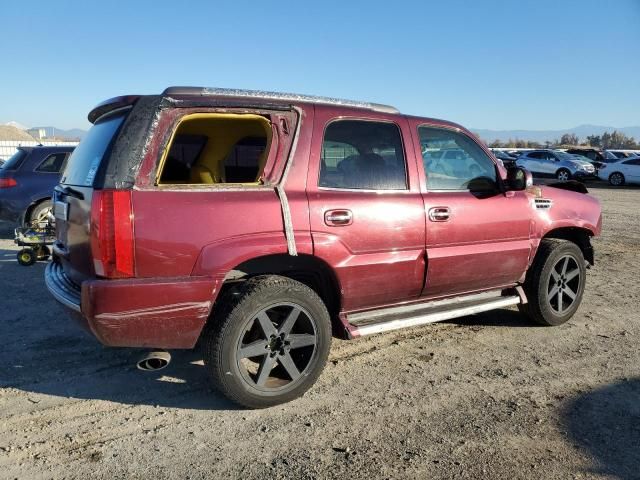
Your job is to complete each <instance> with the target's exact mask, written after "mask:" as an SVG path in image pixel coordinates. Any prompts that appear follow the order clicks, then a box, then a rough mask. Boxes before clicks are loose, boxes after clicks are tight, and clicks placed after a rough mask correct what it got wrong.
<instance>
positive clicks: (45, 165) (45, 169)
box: [36, 152, 69, 173]
mask: <svg viewBox="0 0 640 480" xmlns="http://www.w3.org/2000/svg"><path fill="white" fill-rule="evenodd" d="M68 155H69V154H68V153H66V152H60V153H52V154H51V155H48V156H47V158H45V159H44V160H43V161H42V162H40V165H38V167H37V168H36V172H41V173H60V171H61V170H62V167H63V165H64V161H65V160H66V159H67V156H68Z"/></svg>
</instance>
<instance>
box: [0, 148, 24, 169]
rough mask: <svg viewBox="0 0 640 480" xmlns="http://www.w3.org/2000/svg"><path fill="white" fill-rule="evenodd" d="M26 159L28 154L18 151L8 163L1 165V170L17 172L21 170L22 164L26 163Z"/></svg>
mask: <svg viewBox="0 0 640 480" xmlns="http://www.w3.org/2000/svg"><path fill="white" fill-rule="evenodd" d="M25 158H27V152H25V151H24V150H21V149H18V151H17V152H16V153H14V154H13V155H11V156H10V157H9V159H8V160H7V161H6V162H4V163H3V164H2V165H0V170H6V171H9V170H12V171H13V170H17V169H18V168H20V165H22V162H24V159H25Z"/></svg>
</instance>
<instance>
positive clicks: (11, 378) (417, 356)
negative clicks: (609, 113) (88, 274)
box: [0, 186, 640, 479]
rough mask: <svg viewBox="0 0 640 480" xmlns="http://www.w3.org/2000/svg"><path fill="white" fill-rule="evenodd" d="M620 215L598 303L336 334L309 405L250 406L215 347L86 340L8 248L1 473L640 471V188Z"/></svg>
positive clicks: (599, 265)
mask: <svg viewBox="0 0 640 480" xmlns="http://www.w3.org/2000/svg"><path fill="white" fill-rule="evenodd" d="M591 191H592V193H593V194H594V195H596V196H597V197H598V198H600V199H601V201H602V203H603V208H604V216H605V221H604V232H603V236H602V237H601V238H599V239H597V240H595V242H594V245H595V248H596V267H595V268H593V269H591V270H590V271H589V274H588V280H587V289H586V294H585V298H584V301H583V304H582V307H581V308H580V309H579V311H578V313H577V314H576V315H575V317H574V318H573V319H572V320H571V321H570V322H569V323H567V324H565V325H563V326H561V327H557V328H544V327H536V326H532V325H530V324H528V323H526V322H525V321H523V320H522V319H521V317H520V316H519V315H518V313H517V312H516V311H515V310H499V311H495V312H490V313H486V314H481V315H476V316H472V317H466V318H463V319H459V320H456V321H452V322H448V323H442V324H436V325H430V326H426V327H420V328H415V329H412V330H405V331H400V332H396V333H390V334H386V335H378V336H373V337H368V338H364V339H359V340H356V341H352V342H347V341H341V340H334V344H333V348H332V352H331V356H330V362H329V364H328V365H327V368H326V369H325V371H324V373H323V374H322V376H321V378H320V380H319V381H318V383H317V384H316V385H315V386H314V387H313V388H312V390H311V391H310V392H309V393H307V394H306V395H305V396H304V397H303V398H302V399H299V400H297V401H294V402H292V403H290V404H287V405H283V406H280V407H275V408H271V409H268V410H262V411H246V410H241V409H238V408H236V407H235V406H234V405H232V404H231V403H229V402H228V401H226V400H225V399H224V398H222V397H221V396H220V395H218V394H217V393H216V392H214V391H212V390H211V389H210V387H209V385H208V384H207V381H206V378H205V375H204V371H203V366H202V361H201V356H199V354H198V352H176V353H174V358H173V362H172V364H171V365H170V366H169V367H168V368H167V369H165V370H162V371H161V372H156V373H143V372H140V371H138V370H137V369H135V367H134V361H135V360H136V359H137V357H138V355H139V354H140V351H133V350H124V349H122V350H121V349H109V348H105V347H102V346H101V345H99V344H98V343H97V342H96V341H95V340H94V339H92V338H90V337H89V336H87V335H85V334H84V333H82V332H81V331H80V330H79V329H78V328H76V327H75V325H74V324H73V323H72V321H71V320H70V319H69V318H68V317H67V316H66V314H65V311H64V310H63V308H62V307H59V306H58V305H57V304H56V302H55V301H54V300H53V299H52V298H51V297H50V296H49V295H48V294H47V292H46V291H45V287H44V284H43V281H42V274H43V270H44V263H39V264H37V265H35V266H33V267H29V268H25V267H20V266H19V265H18V264H17V263H16V261H15V252H16V250H17V247H16V246H15V245H13V243H12V242H11V241H10V240H9V238H10V233H11V232H10V229H8V228H6V227H5V228H4V229H2V232H1V233H2V235H0V236H1V237H2V238H5V240H0V292H1V293H0V338H2V339H3V343H4V346H3V348H2V349H0V478H29V479H32V478H109V479H111V478H144V479H148V478H239V477H242V478H243V479H254V478H255V479H263V478H297V479H298V478H469V479H477V478H504V479H516V478H558V479H571V478H622V479H632V478H635V479H637V478H640V351H639V349H638V340H639V339H640V315H639V314H638V298H640V287H639V285H638V278H639V277H638V267H639V262H640V261H639V260H638V253H640V207H639V206H640V189H639V188H620V189H616V190H612V189H609V188H606V187H604V186H601V187H598V188H592V189H591Z"/></svg>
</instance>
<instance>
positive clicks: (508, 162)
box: [491, 150, 516, 168]
mask: <svg viewBox="0 0 640 480" xmlns="http://www.w3.org/2000/svg"><path fill="white" fill-rule="evenodd" d="M491 151H492V152H493V154H494V155H495V157H496V158H497V159H498V160H500V161H502V164H503V165H504V166H505V167H507V168H509V167H514V166H515V165H516V157H512V156H511V155H509V154H508V153H506V152H504V151H502V150H491Z"/></svg>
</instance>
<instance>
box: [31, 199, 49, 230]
mask: <svg viewBox="0 0 640 480" xmlns="http://www.w3.org/2000/svg"><path fill="white" fill-rule="evenodd" d="M51 208H52V203H51V200H45V201H44V202H40V203H38V204H37V205H36V206H35V207H33V209H32V210H31V213H30V214H29V225H34V224H36V225H38V224H40V223H46V222H48V221H49V220H48V216H49V212H51Z"/></svg>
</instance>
